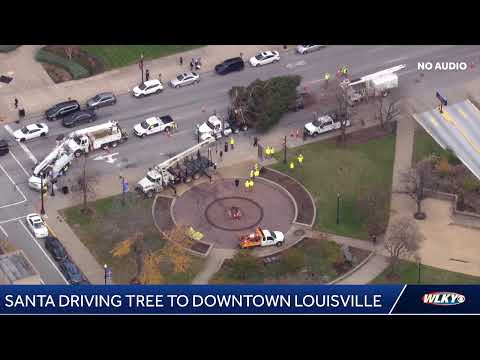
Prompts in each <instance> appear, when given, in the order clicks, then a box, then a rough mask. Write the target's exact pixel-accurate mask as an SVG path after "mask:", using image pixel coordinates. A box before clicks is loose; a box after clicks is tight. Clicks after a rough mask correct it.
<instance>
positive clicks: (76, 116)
mask: <svg viewBox="0 0 480 360" xmlns="http://www.w3.org/2000/svg"><path fill="white" fill-rule="evenodd" d="M96 119H97V114H95V111H93V110H90V109H89V110H81V111H77V112H76V113H73V114H71V115H70V116H68V117H66V118H64V119H63V120H62V123H63V126H65V127H75V126H79V125H82V124H87V123H91V122H93V121H95V120H96Z"/></svg>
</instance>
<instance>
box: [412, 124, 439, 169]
mask: <svg viewBox="0 0 480 360" xmlns="http://www.w3.org/2000/svg"><path fill="white" fill-rule="evenodd" d="M432 154H436V155H438V156H446V155H447V152H446V151H445V150H444V149H442V147H441V146H440V145H438V144H437V142H436V141H435V140H433V138H432V137H431V136H430V135H429V134H428V133H427V132H426V131H425V129H423V128H418V129H416V130H415V136H414V139H413V160H412V161H413V164H416V163H417V162H418V161H420V160H422V159H425V158H426V157H428V156H430V155H432Z"/></svg>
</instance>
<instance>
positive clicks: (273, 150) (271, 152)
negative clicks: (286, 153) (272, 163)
mask: <svg viewBox="0 0 480 360" xmlns="http://www.w3.org/2000/svg"><path fill="white" fill-rule="evenodd" d="M273 154H275V149H274V148H273V146H270V155H271V156H273Z"/></svg>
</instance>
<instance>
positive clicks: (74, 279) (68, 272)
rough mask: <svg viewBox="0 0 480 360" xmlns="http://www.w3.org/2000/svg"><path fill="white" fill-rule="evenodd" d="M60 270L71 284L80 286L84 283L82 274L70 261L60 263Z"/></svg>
mask: <svg viewBox="0 0 480 360" xmlns="http://www.w3.org/2000/svg"><path fill="white" fill-rule="evenodd" d="M60 270H62V272H63V275H65V277H66V278H67V280H68V281H69V282H70V284H80V283H82V282H83V281H84V279H83V276H82V273H81V272H80V270H79V269H78V267H77V265H75V264H74V263H73V262H72V261H70V260H69V259H66V260H64V261H62V262H61V263H60Z"/></svg>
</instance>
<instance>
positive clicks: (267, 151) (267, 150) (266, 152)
mask: <svg viewBox="0 0 480 360" xmlns="http://www.w3.org/2000/svg"><path fill="white" fill-rule="evenodd" d="M265 155H267V158H269V157H270V146H267V147H266V148H265Z"/></svg>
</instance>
